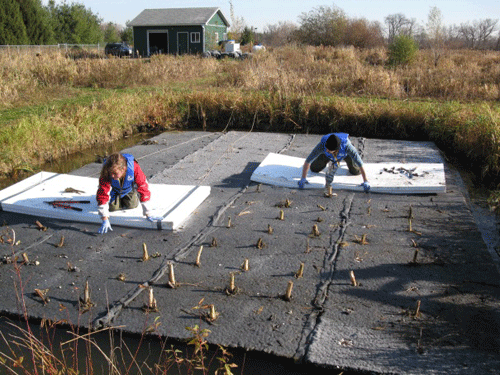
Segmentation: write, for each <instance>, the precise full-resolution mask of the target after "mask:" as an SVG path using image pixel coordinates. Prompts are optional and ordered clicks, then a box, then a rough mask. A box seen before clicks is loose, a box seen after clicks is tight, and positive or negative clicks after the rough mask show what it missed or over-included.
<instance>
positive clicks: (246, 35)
mask: <svg viewBox="0 0 500 375" xmlns="http://www.w3.org/2000/svg"><path fill="white" fill-rule="evenodd" d="M253 30H254V29H253V27H248V26H245V28H244V29H243V32H242V33H241V37H240V43H241V45H242V46H244V45H245V44H249V43H253V42H255V33H254V31H253Z"/></svg>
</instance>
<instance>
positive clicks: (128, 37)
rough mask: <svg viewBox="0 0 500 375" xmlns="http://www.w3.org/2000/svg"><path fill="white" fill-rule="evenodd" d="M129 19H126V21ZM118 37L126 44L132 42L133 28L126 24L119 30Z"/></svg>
mask: <svg viewBox="0 0 500 375" xmlns="http://www.w3.org/2000/svg"><path fill="white" fill-rule="evenodd" d="M128 22H129V21H127V23H128ZM120 39H121V40H122V42H126V43H128V44H133V43H134V30H133V29H132V28H131V27H129V26H127V27H125V28H124V29H123V30H122V31H121V32H120Z"/></svg>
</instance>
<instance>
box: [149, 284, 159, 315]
mask: <svg viewBox="0 0 500 375" xmlns="http://www.w3.org/2000/svg"><path fill="white" fill-rule="evenodd" d="M148 310H150V311H157V310H158V305H157V304H156V299H155V297H154V296H153V288H151V287H150V288H149V298H148Z"/></svg>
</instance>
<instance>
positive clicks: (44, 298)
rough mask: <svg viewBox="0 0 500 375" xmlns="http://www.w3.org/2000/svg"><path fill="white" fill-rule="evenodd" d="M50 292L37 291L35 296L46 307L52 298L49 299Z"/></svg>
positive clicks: (45, 290)
mask: <svg viewBox="0 0 500 375" xmlns="http://www.w3.org/2000/svg"><path fill="white" fill-rule="evenodd" d="M48 292H49V290H48V289H35V291H34V292H33V294H34V295H35V296H38V297H39V298H41V300H42V302H43V304H44V305H46V304H48V303H49V302H50V298H48V297H47V293H48Z"/></svg>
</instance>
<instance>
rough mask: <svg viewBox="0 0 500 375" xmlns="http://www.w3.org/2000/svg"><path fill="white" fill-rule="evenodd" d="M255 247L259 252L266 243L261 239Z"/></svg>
mask: <svg viewBox="0 0 500 375" xmlns="http://www.w3.org/2000/svg"><path fill="white" fill-rule="evenodd" d="M255 247H257V249H259V250H262V249H263V248H264V241H262V238H259V239H258V240H257V244H256V245H255Z"/></svg>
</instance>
